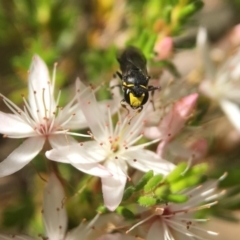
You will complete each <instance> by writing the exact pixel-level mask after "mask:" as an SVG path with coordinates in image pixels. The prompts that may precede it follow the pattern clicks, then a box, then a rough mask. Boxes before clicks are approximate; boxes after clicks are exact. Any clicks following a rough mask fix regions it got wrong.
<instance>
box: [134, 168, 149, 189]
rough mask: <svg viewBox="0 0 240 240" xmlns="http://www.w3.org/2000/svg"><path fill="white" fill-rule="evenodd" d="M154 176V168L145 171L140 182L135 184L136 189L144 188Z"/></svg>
mask: <svg viewBox="0 0 240 240" xmlns="http://www.w3.org/2000/svg"><path fill="white" fill-rule="evenodd" d="M152 177H153V170H150V171H149V172H147V173H145V174H144V175H143V177H142V178H141V179H140V181H139V182H138V184H137V185H136V186H135V190H136V191H140V190H142V189H143V187H144V186H145V185H146V183H147V182H148V181H149V179H151V178H152Z"/></svg>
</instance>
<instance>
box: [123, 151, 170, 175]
mask: <svg viewBox="0 0 240 240" xmlns="http://www.w3.org/2000/svg"><path fill="white" fill-rule="evenodd" d="M123 155H124V158H125V160H126V161H127V162H128V164H129V165H131V166H132V167H133V168H136V169H138V170H140V171H142V172H148V171H150V170H153V171H154V172H155V173H161V174H164V175H167V174H168V173H170V172H171V171H172V170H173V169H174V168H175V165H174V164H173V163H171V162H168V161H166V160H164V159H162V158H161V157H160V156H159V155H157V154H156V153H154V152H152V151H149V150H146V149H139V150H137V151H136V150H135V151H131V150H130V151H126V152H125V153H124V154H123Z"/></svg>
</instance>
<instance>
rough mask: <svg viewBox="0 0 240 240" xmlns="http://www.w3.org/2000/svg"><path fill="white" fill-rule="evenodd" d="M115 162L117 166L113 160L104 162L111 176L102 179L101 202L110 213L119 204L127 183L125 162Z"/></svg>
mask: <svg viewBox="0 0 240 240" xmlns="http://www.w3.org/2000/svg"><path fill="white" fill-rule="evenodd" d="M115 161H116V160H115ZM117 161H118V164H116V163H115V162H114V160H108V161H106V162H105V164H104V166H105V167H107V168H108V169H109V171H110V172H111V173H112V174H113V176H112V177H109V178H102V191H103V200H104V204H105V206H106V207H107V208H108V209H109V210H110V211H114V210H115V209H116V208H117V207H118V205H119V204H120V203H121V201H122V197H123V191H124V188H125V185H126V181H127V176H126V171H127V165H126V164H125V162H122V163H120V159H117Z"/></svg>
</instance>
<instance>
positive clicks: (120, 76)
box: [113, 71, 122, 80]
mask: <svg viewBox="0 0 240 240" xmlns="http://www.w3.org/2000/svg"><path fill="white" fill-rule="evenodd" d="M117 76H118V77H119V78H120V79H121V80H122V74H121V73H120V72H118V71H117V72H116V73H115V74H113V77H114V78H116V77H117Z"/></svg>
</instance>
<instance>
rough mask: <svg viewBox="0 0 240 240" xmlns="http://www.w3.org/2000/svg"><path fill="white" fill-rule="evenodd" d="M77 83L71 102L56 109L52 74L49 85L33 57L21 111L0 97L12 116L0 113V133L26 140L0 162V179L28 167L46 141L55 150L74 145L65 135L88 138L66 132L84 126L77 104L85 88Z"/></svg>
mask: <svg viewBox="0 0 240 240" xmlns="http://www.w3.org/2000/svg"><path fill="white" fill-rule="evenodd" d="M79 82H80V81H79V80H77V81H76V88H77V89H76V94H75V95H74V96H73V98H72V100H71V101H70V102H69V103H68V104H67V105H66V106H65V107H64V108H62V107H59V106H58V102H59V98H60V93H59V94H58V97H57V100H56V101H55V100H54V85H55V71H54V74H53V81H52V82H51V80H50V78H49V74H48V70H47V67H46V65H45V63H44V62H43V60H42V59H41V58H40V57H38V56H34V58H33V62H32V65H31V68H30V72H29V79H28V84H29V97H28V101H26V99H25V98H24V97H23V100H24V108H23V110H22V109H20V108H19V107H17V106H16V105H15V104H14V103H13V102H11V101H10V100H9V99H7V98H5V97H4V96H2V95H1V96H2V98H3V101H4V102H5V104H6V105H7V106H8V107H9V109H10V110H11V111H12V113H11V114H8V113H3V112H0V122H1V124H0V133H2V134H4V135H5V137H9V138H28V139H26V140H25V141H24V142H23V143H22V144H21V145H20V146H19V147H18V148H17V149H15V150H14V151H13V152H12V153H11V154H10V155H9V156H8V157H7V158H6V159H5V160H3V161H2V162H1V163H0V177H3V176H6V175H9V174H12V173H14V172H16V171H18V170H20V169H21V168H22V167H24V166H25V165H26V164H28V163H29V162H30V161H31V160H32V159H33V158H34V157H35V156H36V155H37V154H38V153H39V152H40V151H41V149H42V148H43V145H44V142H45V141H46V140H48V141H49V143H50V145H51V146H52V147H59V146H63V145H68V144H70V143H73V142H76V141H75V140H74V139H73V138H72V137H71V136H69V135H80V136H88V137H89V135H83V134H74V133H71V132H69V130H70V129H71V130H72V129H81V128H84V127H86V126H87V122H86V119H85V117H84V115H83V114H82V111H81V110H80V106H79V103H78V101H77V97H78V95H81V94H82V93H83V92H84V91H85V90H86V89H87V88H86V87H85V86H84V85H82V87H83V88H81V89H79ZM89 167H90V166H89ZM101 169H102V168H99V171H100V172H101ZM105 172H106V171H105ZM97 175H98V176H99V174H97ZM100 176H101V174H100Z"/></svg>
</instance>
